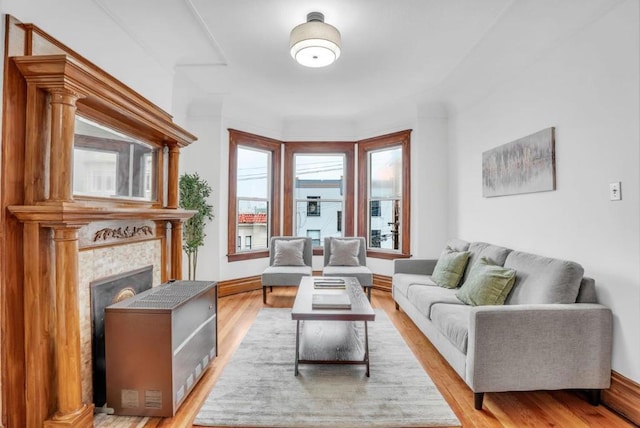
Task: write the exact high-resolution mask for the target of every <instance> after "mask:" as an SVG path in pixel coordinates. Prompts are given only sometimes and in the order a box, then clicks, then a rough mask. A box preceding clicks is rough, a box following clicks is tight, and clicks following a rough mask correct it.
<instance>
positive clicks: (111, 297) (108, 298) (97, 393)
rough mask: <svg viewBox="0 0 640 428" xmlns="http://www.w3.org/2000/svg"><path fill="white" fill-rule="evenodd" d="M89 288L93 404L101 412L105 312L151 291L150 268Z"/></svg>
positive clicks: (108, 278)
mask: <svg viewBox="0 0 640 428" xmlns="http://www.w3.org/2000/svg"><path fill="white" fill-rule="evenodd" d="M90 285H91V350H92V354H93V358H92V369H93V370H92V372H93V403H94V404H95V406H96V408H100V407H102V406H104V404H105V403H106V401H107V383H106V379H107V377H106V362H105V337H104V309H105V308H106V307H107V306H109V305H112V304H114V303H118V302H120V301H122V300H125V299H127V298H130V297H133V296H135V295H136V294H140V293H141V292H143V291H145V290H148V289H150V288H151V287H152V285H153V266H145V267H143V268H140V269H136V270H132V271H128V272H124V273H121V274H119V275H114V276H110V277H106V278H101V279H99V280H96V281H93V282H91V284H90Z"/></svg>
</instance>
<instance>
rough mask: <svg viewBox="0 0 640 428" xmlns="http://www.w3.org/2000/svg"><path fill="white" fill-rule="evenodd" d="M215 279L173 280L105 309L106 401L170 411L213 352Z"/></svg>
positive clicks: (119, 410) (148, 411) (128, 408)
mask: <svg viewBox="0 0 640 428" xmlns="http://www.w3.org/2000/svg"><path fill="white" fill-rule="evenodd" d="M217 299H218V288H217V284H216V283H215V282H207V281H174V282H170V283H166V284H163V285H160V286H158V287H154V288H152V289H150V290H147V291H145V292H143V293H140V294H138V295H136V296H134V297H132V298H130V299H127V300H124V301H122V302H119V303H116V304H114V305H111V306H108V307H107V308H106V309H105V351H106V354H105V355H106V366H107V367H106V374H107V406H108V407H112V408H114V411H115V414H117V415H133V416H163V417H168V416H173V415H174V414H175V412H176V410H177V409H178V407H179V406H180V404H181V403H182V402H183V401H184V399H185V397H186V396H187V395H188V394H189V392H190V391H191V390H192V389H193V387H194V386H195V384H196V382H197V381H198V379H200V377H201V376H202V373H203V372H204V370H205V369H206V368H207V367H208V366H209V364H210V363H211V361H213V359H214V358H215V357H216V355H217V348H218V347H217Z"/></svg>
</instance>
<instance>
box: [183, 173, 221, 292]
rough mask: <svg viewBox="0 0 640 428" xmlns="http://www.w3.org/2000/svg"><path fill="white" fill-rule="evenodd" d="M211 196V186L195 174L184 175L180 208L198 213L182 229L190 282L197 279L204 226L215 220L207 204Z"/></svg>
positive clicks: (211, 209) (210, 206) (211, 207)
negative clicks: (199, 250) (199, 249)
mask: <svg viewBox="0 0 640 428" xmlns="http://www.w3.org/2000/svg"><path fill="white" fill-rule="evenodd" d="M210 194H211V187H210V186H209V184H208V183H207V182H206V181H205V180H203V179H201V178H200V177H199V176H198V173H195V174H183V175H182V176H181V177H180V208H183V209H185V210H193V211H195V212H196V213H195V214H194V215H193V217H191V218H190V219H189V220H187V221H186V222H185V223H184V226H183V229H182V249H183V250H184V251H185V253H187V260H188V262H189V280H192V279H196V269H197V267H198V248H200V247H201V246H203V245H204V238H205V236H207V235H206V234H205V233H204V226H205V224H206V222H207V221H211V220H213V206H212V205H209V204H207V198H208V197H209V195H210Z"/></svg>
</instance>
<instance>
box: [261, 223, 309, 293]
mask: <svg viewBox="0 0 640 428" xmlns="http://www.w3.org/2000/svg"><path fill="white" fill-rule="evenodd" d="M312 256H313V252H312V242H311V238H308V237H302V236H273V237H272V238H271V241H270V243H269V267H268V268H266V269H265V270H264V272H262V301H263V303H267V287H269V288H270V289H271V290H273V287H274V286H286V287H292V286H294V287H297V286H298V285H300V280H301V279H302V277H303V276H311V274H312V269H311V259H312Z"/></svg>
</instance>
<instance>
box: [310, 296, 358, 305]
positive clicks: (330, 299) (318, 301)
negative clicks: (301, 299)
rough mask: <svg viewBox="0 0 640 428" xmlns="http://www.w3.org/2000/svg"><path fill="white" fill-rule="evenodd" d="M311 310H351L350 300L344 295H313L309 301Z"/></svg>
mask: <svg viewBox="0 0 640 428" xmlns="http://www.w3.org/2000/svg"><path fill="white" fill-rule="evenodd" d="M311 308H312V309H351V300H350V299H349V295H348V294H346V293H340V294H314V295H313V296H312V300H311Z"/></svg>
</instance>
